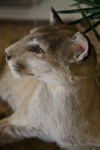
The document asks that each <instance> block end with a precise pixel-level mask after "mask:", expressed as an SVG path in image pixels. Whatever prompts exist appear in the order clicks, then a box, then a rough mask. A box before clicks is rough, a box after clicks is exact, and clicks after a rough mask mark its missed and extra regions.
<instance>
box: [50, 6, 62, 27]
mask: <svg viewBox="0 0 100 150" xmlns="http://www.w3.org/2000/svg"><path fill="white" fill-rule="evenodd" d="M57 24H63V21H62V20H61V19H60V17H59V16H58V14H57V13H56V11H55V10H54V8H53V7H51V10H50V25H57Z"/></svg>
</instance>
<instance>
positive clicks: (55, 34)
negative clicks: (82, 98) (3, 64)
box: [5, 8, 95, 80]
mask: <svg viewBox="0 0 100 150" xmlns="http://www.w3.org/2000/svg"><path fill="white" fill-rule="evenodd" d="M90 52H91V54H90ZM5 54H6V59H7V62H8V65H9V67H10V69H11V71H12V73H13V75H14V76H15V77H23V76H28V77H33V78H37V79H40V80H46V77H48V79H50V78H53V76H56V77H57V75H58V74H67V75H68V73H69V72H70V73H72V74H73V75H74V76H76V77H77V76H81V75H82V76H84V75H85V76H86V75H88V74H91V75H92V74H93V71H94V66H95V57H94V56H95V55H94V54H95V52H94V51H93V49H92V50H91V45H90V42H89V40H88V38H87V37H86V35H84V34H83V33H81V32H76V30H75V29H73V28H72V27H69V26H67V25H64V24H63V22H62V21H61V19H60V17H59V16H58V15H57V14H56V12H55V10H54V9H53V8H52V9H51V12H50V26H45V27H38V28H35V29H33V30H32V31H31V33H30V34H29V35H27V36H25V37H24V38H22V39H21V40H20V41H18V42H16V43H15V44H13V45H11V46H10V47H8V48H7V49H6V50H5ZM66 77H67V76H66Z"/></svg>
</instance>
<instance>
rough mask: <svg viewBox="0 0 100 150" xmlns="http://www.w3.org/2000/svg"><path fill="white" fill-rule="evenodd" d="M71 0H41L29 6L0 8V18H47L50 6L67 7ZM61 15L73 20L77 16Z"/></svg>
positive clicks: (56, 7)
mask: <svg viewBox="0 0 100 150" xmlns="http://www.w3.org/2000/svg"><path fill="white" fill-rule="evenodd" d="M33 1H34V0H33ZM35 1H37V0H35ZM72 2H73V1H72V0H41V1H40V4H39V5H33V6H32V7H30V8H0V19H15V20H16V19H18V20H19V19H21V20H23V19H24V20H40V19H41V20H48V18H49V9H50V7H51V6H53V7H54V8H55V9H56V10H61V9H68V7H69V6H70V5H71V4H72ZM61 17H62V19H73V20H74V19H76V18H79V15H76V14H75V15H73V14H72V15H61Z"/></svg>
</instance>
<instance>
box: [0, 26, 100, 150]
mask: <svg viewBox="0 0 100 150" xmlns="http://www.w3.org/2000/svg"><path fill="white" fill-rule="evenodd" d="M82 42H83V43H82ZM34 44H39V45H40V47H41V49H42V50H43V53H40V54H37V53H36V52H34V53H33V45H34ZM80 45H81V46H80ZM88 45H89V43H88V41H87V39H86V38H85V37H84V35H83V34H81V33H80V32H78V33H76V31H75V29H73V28H71V27H69V26H67V25H63V24H59V25H53V26H48V27H42V28H36V29H34V30H33V31H32V32H31V33H30V34H29V35H27V36H26V37H24V38H23V39H21V40H20V41H18V42H17V43H15V44H13V45H11V46H10V47H8V48H7V49H6V52H7V54H8V55H9V56H11V59H10V60H8V61H7V62H8V65H9V67H10V69H11V71H12V73H13V75H14V76H15V77H18V78H14V77H13V76H12V74H11V73H10V70H9V69H8V66H7V65H5V68H4V71H3V73H2V74H1V78H0V96H1V97H2V99H4V100H5V101H7V102H8V103H9V104H10V106H11V107H12V109H13V110H14V113H13V114H12V115H11V116H10V117H8V118H6V119H3V120H1V121H0V145H4V144H7V143H10V142H13V141H15V140H21V139H23V138H25V137H28V138H29V137H38V138H40V139H42V140H46V141H55V142H57V143H58V144H59V146H61V147H64V148H68V149H69V150H70V149H71V150H76V149H77V150H80V149H82V150H83V149H84V150H86V149H89V150H92V149H93V150H96V149H98V150H99V149H100V147H99V146H100V132H99V129H100V100H99V99H100V88H99V87H98V85H97V84H96V81H95V67H96V55H95V51H94V49H93V47H92V45H90V49H91V54H90V56H89V57H88V58H87V59H84V58H85V57H86V56H87V55H88ZM82 46H83V47H82ZM85 47H86V48H85ZM82 48H83V49H85V51H84V52H83V50H81V49H82ZM79 50H80V51H79ZM79 55H80V56H81V57H80V56H79ZM21 77H22V78H21ZM26 77H27V78H26ZM36 79H37V80H36Z"/></svg>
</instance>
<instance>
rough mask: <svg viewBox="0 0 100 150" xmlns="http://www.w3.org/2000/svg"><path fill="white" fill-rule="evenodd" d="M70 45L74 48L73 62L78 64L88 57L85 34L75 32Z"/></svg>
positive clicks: (87, 40) (87, 42)
mask: <svg viewBox="0 0 100 150" xmlns="http://www.w3.org/2000/svg"><path fill="white" fill-rule="evenodd" d="M72 43H73V44H72V45H73V48H74V62H79V61H81V60H83V59H84V58H86V57H87V56H88V54H89V45H90V44H89V39H88V38H87V36H86V35H85V34H83V33H81V32H77V33H76V34H75V35H74V36H73V37H72Z"/></svg>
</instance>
